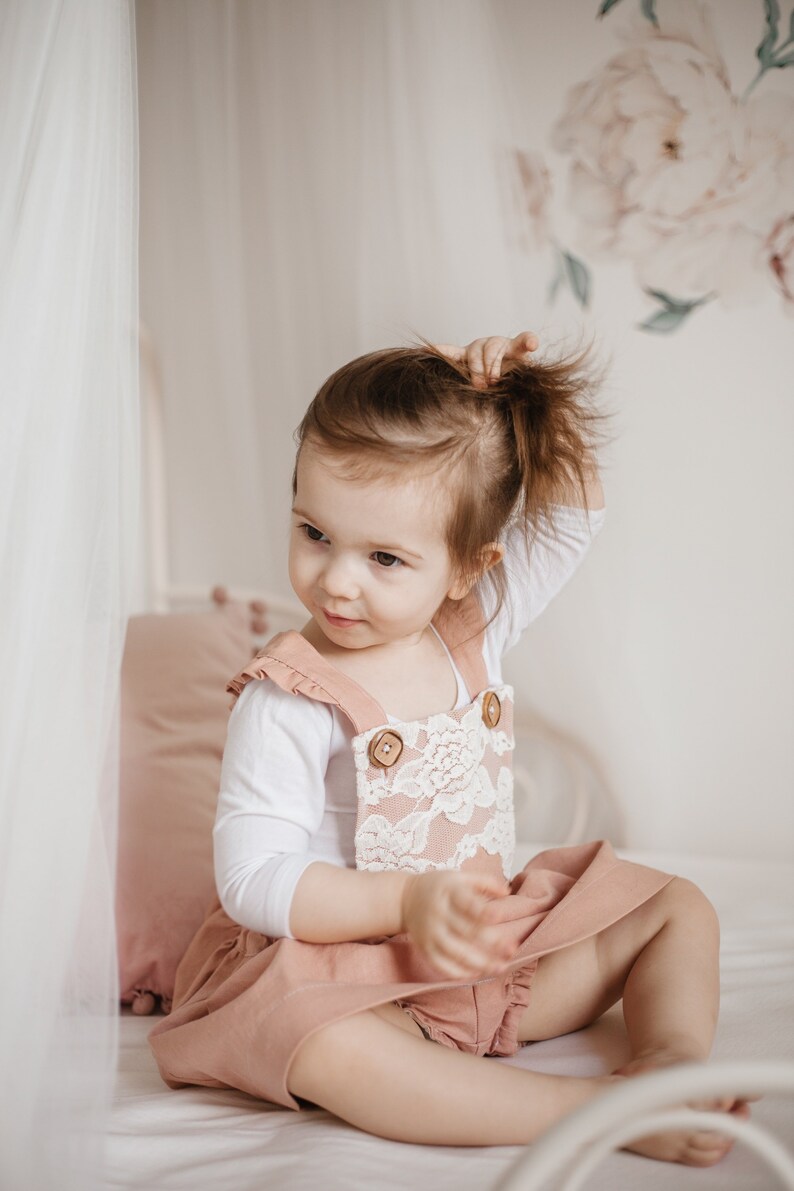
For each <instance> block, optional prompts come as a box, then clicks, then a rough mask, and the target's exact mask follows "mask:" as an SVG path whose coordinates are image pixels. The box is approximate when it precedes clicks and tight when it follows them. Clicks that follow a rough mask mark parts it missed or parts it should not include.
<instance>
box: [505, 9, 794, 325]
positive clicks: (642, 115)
mask: <svg viewBox="0 0 794 1191" xmlns="http://www.w3.org/2000/svg"><path fill="white" fill-rule="evenodd" d="M624 2H625V0H624ZM619 3H621V0H611V2H610V0H605V2H604V3H603V4H602V5H601V8H600V11H599V15H600V16H603V15H605V14H606V13H607V12H609V11H610V10H611V9H612V8H614V7H615V6H616V5H618V4H619ZM763 14H764V19H765V28H764V33H763V38H762V41H761V43H760V44H759V46H758V48H757V50H756V57H757V59H758V62H759V64H760V69H759V70H758V73H757V74H756V76H755V78H754V79H753V80H752V82H751V84H750V85H749V86H748V87H747V88H746V90H745V91H744V94H743V95H741V96H739V95H737V93H736V92H735V91H734V89H733V87H732V83H731V80H730V78H729V75H728V70H727V68H726V65H725V62H724V60H723V58H722V56H721V54H720V50H719V45H718V40H717V36H716V33H715V26H714V25H713V23H712V20H711V14H710V11H709V9H708V8H707V6H706V4H704V3H702V2H699V0H689V2H688V3H683V2H682V0H659V3H657V4H656V5H654V4H653V3H647V2H643V3H642V5H641V12H640V13H637V12H636V10H635V12H634V13H632V14H631V17H630V22H629V23H627V24H626V25H619V26H618V29H617V30H616V31H617V32H618V34H619V36H620V37H621V40H622V42H623V45H622V47H621V48H620V49H618V51H617V52H616V53H615V54H613V55H612V56H611V57H610V58H609V60H608V61H607V62H606V63H605V64H604V65H603V66H602V67H601V68H600V69H599V70H597V71H596V72H595V73H594V74H592V75H591V76H590V77H589V78H587V79H586V80H584V81H583V82H581V83H579V84H577V85H576V86H574V87H573V88H571V90H570V91H569V93H568V96H567V100H566V104H565V108H564V110H563V111H562V113H561V115H560V117H559V118H558V120H557V122H556V124H555V126H554V129H553V132H552V146H553V148H554V149H555V150H556V151H557V152H558V153H560V154H562V155H563V156H564V157H567V159H568V169H567V182H568V202H569V206H570V209H571V211H572V212H573V215H574V218H575V222H576V232H575V238H576V243H575V245H567V246H566V247H565V248H563V247H561V246H560V245H559V244H558V243H557V242H556V240H555V239H554V237H553V236H551V237H550V240H551V243H552V244H553V245H554V250H555V255H556V259H557V273H556V276H555V279H554V281H553V283H552V286H551V290H550V296H551V297H554V295H555V294H556V293H557V292H558V291H559V289H560V287H561V286H562V285H564V284H565V285H567V286H568V287H569V288H570V289H571V291H572V292H573V293H574V295H575V296H576V298H577V300H578V301H580V303H581V304H582V305H585V304H586V303H587V300H588V298H589V295H590V292H591V276H590V272H591V271H590V267H589V265H588V263H586V262H589V261H590V260H597V259H599V258H601V259H608V258H611V259H615V258H619V259H623V260H625V261H627V262H629V263H630V264H631V266H632V267H633V270H634V275H635V278H636V280H637V282H638V284H639V286H640V287H641V288H642V290H643V292H644V293H645V294H646V295H647V297H649V298H651V299H652V300H653V302H654V303H655V309H653V310H652V311H651V313H650V314H649V315H648V317H646V318H645V319H644V321H642V322H640V323H639V326H640V328H641V329H643V330H645V331H651V332H657V333H658V332H662V333H664V332H670V331H673V330H675V329H676V328H677V327H679V326H681V325H682V323H683V322H685V320H687V319H688V318H689V317H690V316H691V315H692V313H693V312H694V311H695V310H697V309H698V308H699V307H701V306H703V305H705V304H706V303H707V302H712V301H716V302H718V303H720V304H722V305H723V306H726V307H730V306H734V305H739V304H743V303H747V302H752V301H753V300H754V299H756V298H758V297H759V296H760V295H761V294H763V292H764V291H765V290H768V289H769V287H770V284H771V285H772V286H774V287H775V288H776V290H777V291H778V292H779V293H780V295H781V298H782V300H783V304H784V307H786V308H787V309H788V310H789V312H792V313H794V297H792V293H793V291H794V281H793V279H792V262H793V261H794V93H790V94H785V93H781V92H780V91H779V90H778V91H775V90H771V89H766V90H765V89H763V88H762V89H760V90H759V91H757V92H756V90H755V87H756V85H757V84H758V82H759V80H760V79H761V78H762V77H763V76H764V75H766V74H767V73H768V72H769V71H770V70H775V71H777V70H779V69H781V68H784V67H786V66H788V65H791V64H792V63H794V50H789V47H790V46H791V45H793V44H794V40H793V39H794V13H793V14H792V16H791V28H790V32H789V33H788V36H787V38H784V40H783V41H782V42H780V40H779V39H780V36H781V33H780V10H779V5H778V3H777V0H764V6H763ZM759 15H760V14H759ZM643 18H645V19H643ZM716 29H717V30H718V29H719V22H718V21H717V22H716ZM791 78H792V80H794V72H792V75H791ZM519 156H520V157H521V158H522V159H523V160H522V161H520V162H519V170H520V172H521V180H522V183H523V185H524V188H525V190H527V191H528V192H529V191H531V190H532V182H533V178H535V177H536V176H537V175H538V174H539V173H542V171H543V168H545V167H543V166H542V164H539V161H538V160H534V161H533V158H534V157H535V155H530V154H521V155H519ZM530 167H531V168H530ZM546 175H547V184H546V190H545V198H544V202H545V203H546V205H548V199H549V195H550V191H551V180H550V178H548V170H546ZM534 193H535V201H536V209H537V202H538V194H539V192H538V191H537V187H535V191H534ZM541 205H542V204H541ZM543 219H544V220H545V222H546V223H547V224H548V222H549V218H548V215H547V214H545V213H544V215H543ZM572 247H575V249H576V255H574V252H573V251H571V248H572Z"/></svg>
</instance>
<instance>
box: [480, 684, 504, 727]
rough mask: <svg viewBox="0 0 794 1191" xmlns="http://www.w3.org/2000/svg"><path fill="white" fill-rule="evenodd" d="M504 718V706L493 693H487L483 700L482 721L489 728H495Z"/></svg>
mask: <svg viewBox="0 0 794 1191" xmlns="http://www.w3.org/2000/svg"><path fill="white" fill-rule="evenodd" d="M501 718H502V704H501V703H500V702H499V696H498V695H495V694H494V693H493V691H486V693H485V694H484V695H483V699H482V719H483V723H484V724H487V726H488V727H489V728H495V727H496V725H497V724H498V723H499V721H500V719H501Z"/></svg>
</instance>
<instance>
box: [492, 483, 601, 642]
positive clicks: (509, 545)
mask: <svg viewBox="0 0 794 1191" xmlns="http://www.w3.org/2000/svg"><path fill="white" fill-rule="evenodd" d="M604 517H605V510H604V509H603V508H602V509H591V510H589V511H588V510H587V509H580V508H569V507H568V506H566V505H555V506H554V509H553V512H552V515H551V519H550V520H549V519H547V518H545V517H541V519H540V521H539V523H538V525H537V526H536V528H535V530H534V532H533V533H531V534H530V537H529V548H527V540H526V537H525V535H524V532H523V529H522V528H521V527H520V526H519V525H517V524H516V523H512V524H511V525H509V526H508V529H507V533H506V535H505V538H504V542H503V544H504V547H505V555H504V567H505V572H506V577H507V592H506V595H505V601H504V604H503V605H502V607H501V608H500V610H499V614H498V615H497V617H496V619H495V620H494V621H493V623H492V624H491V625H490V626H489V629H488V635H489V638H490V639H491V641H492V642H493V645H494V648H495V650H496V652H497V654H498V655H499V656H501V655H502V654H503V653H506V652H507V650H508V649H512V647H513V646H514V645H515V644H516V642H517V641H518V640H519V638H520V637H521V634H522V633H523V632H524V629H525V628H526V627H527V625H529V624H530V623H531V622H532V621H533V620H535V618H536V617H538V616H540V614H541V612H542V611H543V609H544V608H545V607H546V605H547V604H548V603H549V602H550V601H551V600H552V599H553V598H554V596H555V595H556V594H557V592H558V591H560V589H561V588H562V587H564V586H565V584H566V583H567V582H568V580H569V579H570V578H571V576H572V575H573V573H574V571H575V570H576V568H577V567H578V566H579V564H580V562H581V561H582V559H583V558H584V556H585V555H586V554H587V551H588V550H589V549H590V545H591V543H592V541H593V539H594V538H595V537H596V535H597V534H598V533H599V531H600V530H601V527H602V525H603V524H604ZM482 598H483V606H484V609H485V614H486V618H487V617H488V616H490V615H491V612H492V611H493V605H494V600H493V594H492V589H490V588H489V587H488V586H485V587H484V589H483V592H482Z"/></svg>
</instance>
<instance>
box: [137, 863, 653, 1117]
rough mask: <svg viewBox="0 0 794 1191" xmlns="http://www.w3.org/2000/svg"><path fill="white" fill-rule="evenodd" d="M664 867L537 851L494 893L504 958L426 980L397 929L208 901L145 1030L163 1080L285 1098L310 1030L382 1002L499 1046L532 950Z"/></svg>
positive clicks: (580, 928) (525, 988)
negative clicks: (355, 928) (378, 932)
mask: <svg viewBox="0 0 794 1191" xmlns="http://www.w3.org/2000/svg"><path fill="white" fill-rule="evenodd" d="M671 880H673V877H672V875H671V874H669V873H663V872H659V871H657V870H656V869H652V868H647V867H646V866H645V865H639V864H634V863H632V862H630V861H626V860H619V859H618V858H617V857H616V856H615V854H614V852H613V850H612V847H611V846H610V844H609V843H607V842H606V841H603V840H597V841H594V842H592V843H587V844H578V845H575V846H573V847H566V848H553V849H549V850H547V851H544V852H540V853H539V854H538V855H537V856H535V857H534V858H533V859H532V860H531V861H530V862H529V864H527V865H526V867H525V868H523V869H522V870H521V871H520V872H519V873H517V874H516V876H515V877H513V880H512V883H511V893H510V894H509V895H508V896H506V897H504V898H502V899H500V900H499V902H498V906H499V910H500V917H499V925H500V927H501V929H502V930H503V931H504V932H505V935H506V937H507V939H508V940H509V942H510V945H511V946H512V948H513V951H514V955H513V958H512V960H510V961H509V962H508V963H507V964H505V967H504V969H503V971H502V972H501V973H500V974H499V975H496V976H489V977H487V978H484V979H481V980H475V981H469V982H467V983H461V981H460V979H457V980H450V979H446V980H445V979H439V976H438V971H437V969H435V968H434V967H433V966H432V965H431V964H430V962H429V961H428V960H427V959H425V958H424V956H423V954H422V953H421V952H420V951H419V949H418V948H417V947H416V945H415V944H414V943H413V941H412V940H411V939H410V937H409V936H408V935H407V934H400V935H395V936H393V937H389V938H381V939H373V940H367V941H366V942H354V943H303V942H300V941H299V940H296V939H286V938H283V939H270V938H268V937H267V936H265V935H262V934H258V933H257V932H255V931H251V930H247V929H246V928H245V927H242V926H240V925H239V924H238V923H236V922H234V921H233V920H232V919H231V918H229V916H228V915H227V914H226V913H225V911H224V910H223V909H222V908H221V906H220V903H219V902H218V900H217V899H216V900H215V902H214V903H213V905H212V906H211V907H210V908H209V911H208V913H207V916H206V918H205V920H204V922H203V924H202V926H201V927H200V928H199V930H198V932H197V934H196V935H195V936H194V938H193V940H192V942H191V944H190V946H189V948H188V950H187V951H186V953H185V955H184V956H183V958H182V961H181V963H180V965H179V968H178V970H177V974H176V986H175V990H174V999H173V1004H172V1009H171V1012H170V1013H169V1014H168V1015H167V1016H166V1017H165V1018H163V1019H162V1020H161V1021H160V1022H158V1023H157V1025H156V1026H155V1027H154V1028H153V1029H152V1030H151V1031H150V1033H149V1036H148V1037H149V1045H150V1046H151V1048H152V1051H153V1053H154V1056H155V1059H156V1061H157V1066H158V1068H159V1070H160V1074H161V1076H162V1078H163V1080H164V1081H165V1082H166V1084H168V1086H169V1087H172V1088H180V1087H184V1086H186V1085H191V1084H198V1085H201V1086H204V1087H212V1088H234V1089H237V1090H239V1091H242V1092H247V1093H249V1094H250V1095H252V1096H256V1097H259V1098H260V1099H263V1100H268V1101H271V1102H272V1103H274V1104H280V1105H283V1106H284V1107H288V1108H293V1109H299V1108H300V1105H299V1104H298V1102H297V1101H296V1100H295V1098H294V1097H293V1096H292V1095H291V1093H290V1091H289V1090H288V1086H287V1081H288V1074H289V1068H290V1064H291V1062H292V1059H293V1057H294V1056H295V1053H296V1051H297V1049H298V1047H299V1046H300V1044H301V1043H302V1042H303V1041H304V1039H306V1038H308V1037H309V1036H310V1035H311V1034H313V1033H314V1032H315V1031H316V1030H319V1029H321V1028H322V1027H323V1026H326V1025H329V1024H330V1023H331V1022H334V1021H338V1020H340V1019H341V1018H344V1017H349V1016H350V1015H351V1014H354V1013H359V1012H361V1011H362V1010H365V1009H371V1008H373V1007H374V1006H376V1005H382V1004H385V1003H387V1002H390V1001H394V1002H397V1003H399V1004H400V1005H402V1006H403V1008H405V1009H406V1010H408V1012H409V1013H410V1015H411V1016H412V1017H413V1018H414V1019H415V1020H416V1021H417V1022H418V1023H419V1024H420V1026H422V1028H423V1030H424V1032H425V1034H426V1035H427V1036H429V1037H430V1038H432V1039H434V1040H435V1041H437V1042H440V1043H442V1044H444V1045H446V1046H451V1047H454V1048H456V1049H460V1050H464V1051H467V1052H469V1053H472V1054H479V1055H510V1054H514V1053H515V1051H516V1049H517V1048H518V1045H519V1043H518V1039H517V1030H518V1023H519V1020H520V1017H521V1014H522V1012H523V1010H524V1008H525V1007H526V1006H527V1004H528V1003H529V998H530V995H531V984H532V976H533V974H534V971H535V968H536V967H537V961H538V959H539V958H540V957H541V956H542V955H546V954H548V953H549V952H552V951H558V950H559V949H560V948H562V947H567V946H570V945H571V944H572V943H577V942H579V941H580V940H582V939H586V938H589V937H591V936H592V935H595V934H598V933H599V932H600V931H602V930H604V929H605V928H606V927H608V926H610V925H611V924H612V923H614V922H616V921H618V919H620V918H623V917H625V915H627V914H629V913H631V911H632V910H634V909H636V907H637V906H640V905H642V903H643V902H645V901H647V900H648V898H650V897H652V896H653V895H654V894H655V893H657V892H658V891H659V890H660V889H662V888H663V887H664V886H665V885H666V884H667V883H668V882H669V881H671Z"/></svg>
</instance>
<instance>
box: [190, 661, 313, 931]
mask: <svg viewBox="0 0 794 1191" xmlns="http://www.w3.org/2000/svg"><path fill="white" fill-rule="evenodd" d="M332 728H333V719H332V715H331V711H330V708H329V707H328V706H327V705H326V704H324V703H319V702H317V701H316V700H314V699H306V698H303V697H300V696H298V695H293V694H290V693H288V692H287V691H283V690H281V688H280V687H278V686H276V684H275V683H274V682H271V681H270V679H268V678H265V679H261V680H259V679H255V680H253V681H251V682H249V683H247V684H246V685H245V687H243V690H242V692H241V694H240V697H239V698H238V700H237V702H236V703H235V705H234V707H233V708H232V712H231V715H230V716H229V725H228V729H227V735H226V746H225V748H224V753H223V764H222V766H221V785H220V793H219V795H218V809H217V813H216V817H215V827H214V829H213V845H214V861H215V883H216V885H217V888H218V897H219V898H220V902H221V905H222V906H223V908H224V910H225V911H226V913H227V914H228V915H229V916H230V917H231V918H233V919H234V920H235V922H239V923H240V925H241V926H245V927H248V929H249V930H255V931H259V932H260V933H261V934H264V935H270V936H272V937H276V938H279V937H282V936H286V937H287V938H294V935H292V934H291V933H290V929H289V910H290V905H291V903H292V897H293V894H294V892H295V886H296V885H297V884H298V880H299V879H300V877H301V875H302V873H303V872H304V870H305V869H306V868H308V866H309V865H310V864H311V863H312V862H313V861H314V860H316V859H319V857H315V856H312V854H311V853H310V852H309V850H308V849H309V842H310V840H311V837H312V836H313V835H314V834H315V833H316V831H317V830H318V828H319V826H320V823H321V822H322V818H323V811H324V808H325V771H326V767H327V763H328V754H329V747H330V740H331V732H332Z"/></svg>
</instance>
